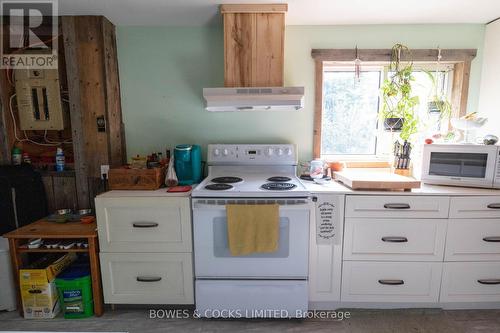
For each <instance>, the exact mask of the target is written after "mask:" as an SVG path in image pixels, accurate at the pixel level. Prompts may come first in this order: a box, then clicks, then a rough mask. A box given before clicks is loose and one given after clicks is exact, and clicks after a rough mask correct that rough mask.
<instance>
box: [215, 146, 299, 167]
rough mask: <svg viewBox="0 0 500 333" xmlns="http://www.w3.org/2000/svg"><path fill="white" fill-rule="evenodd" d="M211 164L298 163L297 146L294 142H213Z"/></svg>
mask: <svg viewBox="0 0 500 333" xmlns="http://www.w3.org/2000/svg"><path fill="white" fill-rule="evenodd" d="M207 157H208V158H207V159H208V164H209V165H240V164H241V165H248V164H254V165H297V147H296V146H295V145H293V144H281V145H280V144H256V145H249V144H241V145H231V144H211V145H208V156H207Z"/></svg>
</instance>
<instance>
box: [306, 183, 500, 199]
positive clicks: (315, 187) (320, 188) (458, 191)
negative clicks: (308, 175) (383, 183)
mask: <svg viewBox="0 0 500 333" xmlns="http://www.w3.org/2000/svg"><path fill="white" fill-rule="evenodd" d="M302 183H303V184H304V185H305V186H306V188H307V190H308V191H310V192H311V193H315V194H321V193H323V194H355V195H448V196H462V195H465V196H467V195H471V196H473V195H500V190H498V189H496V190H495V189H487V188H472V187H458V186H440V185H427V184H422V186H421V187H420V188H419V189H413V190H412V191H408V192H405V191H380V190H374V191H368V190H366V191H363V190H352V189H350V188H348V187H346V186H344V185H343V184H341V183H338V182H336V181H335V180H332V181H329V182H326V183H325V184H322V185H319V184H316V183H314V182H312V181H307V180H302Z"/></svg>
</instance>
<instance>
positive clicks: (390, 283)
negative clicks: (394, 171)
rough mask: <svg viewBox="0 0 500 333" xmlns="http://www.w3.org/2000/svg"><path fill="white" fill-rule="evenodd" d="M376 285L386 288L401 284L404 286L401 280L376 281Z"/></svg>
mask: <svg viewBox="0 0 500 333" xmlns="http://www.w3.org/2000/svg"><path fill="white" fill-rule="evenodd" d="M378 283H380V284H385V285H388V286H400V285H402V284H405V282H404V281H403V280H378Z"/></svg>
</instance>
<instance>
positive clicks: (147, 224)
mask: <svg viewBox="0 0 500 333" xmlns="http://www.w3.org/2000/svg"><path fill="white" fill-rule="evenodd" d="M132 225H133V226H134V228H156V227H158V223H156V222H134V223H132Z"/></svg>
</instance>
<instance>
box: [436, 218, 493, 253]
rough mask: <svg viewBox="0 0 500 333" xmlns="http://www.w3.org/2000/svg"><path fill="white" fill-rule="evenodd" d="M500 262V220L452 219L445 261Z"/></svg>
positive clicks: (447, 237) (449, 225) (447, 238)
mask: <svg viewBox="0 0 500 333" xmlns="http://www.w3.org/2000/svg"><path fill="white" fill-rule="evenodd" d="M495 260H496V261H500V218H498V219H473V218H468V219H450V222H449V224H448V233H447V235H446V256H445V261H495Z"/></svg>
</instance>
